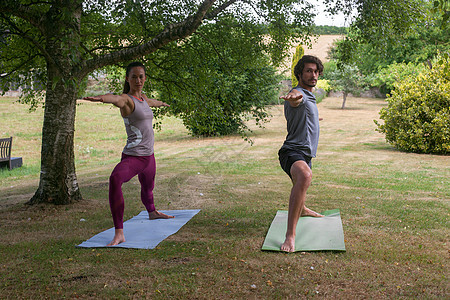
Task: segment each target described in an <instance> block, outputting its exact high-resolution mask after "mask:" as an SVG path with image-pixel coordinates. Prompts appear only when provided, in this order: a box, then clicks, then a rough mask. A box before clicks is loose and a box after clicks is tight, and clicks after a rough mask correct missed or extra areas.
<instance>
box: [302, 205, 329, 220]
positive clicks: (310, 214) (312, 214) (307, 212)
mask: <svg viewBox="0 0 450 300" xmlns="http://www.w3.org/2000/svg"><path fill="white" fill-rule="evenodd" d="M301 216H302V217H316V218H317V217H324V215H321V214H319V213H316V212H315V211H313V210H311V209H309V208H307V207H306V206H304V207H303V209H302V215H301Z"/></svg>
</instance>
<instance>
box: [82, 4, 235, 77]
mask: <svg viewBox="0 0 450 300" xmlns="http://www.w3.org/2000/svg"><path fill="white" fill-rule="evenodd" d="M215 1H216V0H204V1H203V3H202V4H201V5H200V6H199V8H198V10H197V12H196V13H195V14H194V15H191V16H188V17H187V18H186V19H185V20H184V21H182V22H179V23H176V24H170V25H168V26H166V28H164V30H163V31H162V32H161V33H159V34H158V35H157V36H155V37H154V38H153V39H151V40H150V41H148V42H147V43H144V44H142V45H139V46H136V47H132V48H128V49H123V50H120V51H116V52H113V53H109V54H105V55H102V56H99V57H97V58H93V59H90V60H87V61H83V62H81V64H80V71H79V72H80V74H79V75H80V76H81V77H84V76H86V75H87V74H88V73H90V72H92V71H93V70H95V69H98V68H101V67H104V66H107V65H112V64H116V63H118V62H121V61H127V60H131V59H136V58H139V57H142V56H144V55H147V54H150V53H152V52H155V51H156V50H158V49H160V48H162V47H163V46H165V45H167V44H168V43H170V42H173V41H176V40H180V39H183V38H185V37H188V36H190V35H191V34H192V33H194V32H195V31H196V30H197V28H198V27H199V26H200V25H201V23H202V21H203V20H204V18H205V16H206V14H207V12H208V10H209V9H210V8H211V7H212V6H213V4H214V2H215ZM235 1H236V0H232V1H229V2H235ZM227 3H228V2H227ZM228 5H229V4H228ZM221 7H224V5H222V6H221ZM225 7H227V5H226V6H225ZM217 13H218V12H216V14H217Z"/></svg>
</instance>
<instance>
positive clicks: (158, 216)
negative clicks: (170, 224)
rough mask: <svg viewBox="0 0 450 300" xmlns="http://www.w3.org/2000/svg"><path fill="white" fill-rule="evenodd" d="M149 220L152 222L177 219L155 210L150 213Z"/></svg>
mask: <svg viewBox="0 0 450 300" xmlns="http://www.w3.org/2000/svg"><path fill="white" fill-rule="evenodd" d="M148 218H149V219H150V220H155V219H172V218H175V217H174V216H169V215H166V214H164V213H162V212H159V211H157V210H154V211H152V212H150V213H148Z"/></svg>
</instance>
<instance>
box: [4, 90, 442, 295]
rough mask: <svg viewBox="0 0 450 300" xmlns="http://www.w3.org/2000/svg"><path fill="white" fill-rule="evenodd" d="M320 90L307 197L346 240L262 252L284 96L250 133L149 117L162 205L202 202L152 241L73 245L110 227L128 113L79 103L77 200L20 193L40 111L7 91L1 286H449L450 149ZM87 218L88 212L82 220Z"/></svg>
mask: <svg viewBox="0 0 450 300" xmlns="http://www.w3.org/2000/svg"><path fill="white" fill-rule="evenodd" d="M340 103H341V99H338V98H326V99H325V100H324V101H323V102H322V103H320V104H319V111H320V116H321V117H322V118H323V121H321V138H320V145H319V151H318V152H319V153H318V157H317V158H316V159H314V160H313V183H312V185H311V187H310V189H309V191H308V198H307V205H308V206H309V207H310V208H312V209H315V210H317V211H323V210H327V209H334V208H339V209H340V210H341V217H342V221H343V226H344V234H345V242H346V248H347V251H346V252H340V253H337V252H309V253H295V254H285V253H276V252H263V251H261V250H260V249H261V246H262V243H263V241H264V237H265V234H266V233H267V230H268V228H269V226H270V223H271V222H272V219H273V217H274V216H275V213H276V211H277V210H279V209H287V204H288V196H289V191H290V186H291V184H290V182H289V179H288V177H287V176H286V175H285V174H284V173H283V172H282V170H281V169H280V167H279V165H278V160H277V151H278V149H279V147H280V145H281V143H282V142H283V139H284V137H285V121H284V117H283V113H282V107H281V106H273V107H271V108H270V111H271V113H272V115H273V117H272V120H271V122H270V123H268V124H267V126H266V128H265V129H259V128H256V127H254V126H253V125H251V127H253V128H254V133H253V134H252V139H253V141H254V145H253V146H250V144H249V143H247V142H245V141H243V140H242V139H241V138H240V137H238V136H232V137H223V138H193V137H190V136H189V135H188V134H187V132H186V130H185V129H184V127H183V125H182V122H181V121H180V120H178V119H176V118H167V119H165V120H164V121H163V129H162V131H160V132H156V143H155V150H156V160H157V180H156V188H155V191H154V192H155V199H156V205H157V208H158V209H201V211H200V213H199V214H197V215H196V216H195V217H194V218H193V219H192V220H191V221H189V222H188V223H187V224H186V225H185V226H184V227H183V228H182V229H181V230H180V231H179V232H178V233H176V234H175V235H173V236H171V237H169V238H167V239H166V240H165V241H163V242H162V243H161V244H160V245H159V246H158V247H157V248H156V249H154V250H133V249H80V248H76V247H75V245H77V244H79V243H81V242H82V241H84V240H86V239H88V238H90V237H91V236H92V235H94V234H96V233H98V232H100V231H103V230H105V229H108V228H110V227H112V220H111V217H110V212H109V206H108V177H109V175H110V172H111V170H112V169H113V167H114V165H115V164H116V163H117V162H118V161H119V158H120V152H121V150H122V148H123V145H124V141H125V134H124V127H123V121H122V120H121V118H120V115H119V112H118V110H117V109H115V108H111V107H110V106H108V105H103V104H94V103H81V104H80V105H79V106H78V108H77V123H76V131H75V154H76V166H77V174H78V181H79V184H80V188H81V189H82V195H83V198H84V200H83V201H80V202H78V203H75V204H73V205H69V206H50V205H39V206H27V205H24V203H25V202H26V201H27V200H29V199H30V198H31V196H32V195H33V193H34V191H35V190H36V188H37V184H38V180H39V158H40V154H39V152H40V140H41V138H40V134H41V126H42V116H43V114H42V111H39V110H38V111H36V112H33V113H28V112H27V107H26V106H24V105H21V104H18V103H15V102H14V99H11V98H0V111H1V112H2V113H1V120H2V121H1V128H0V133H1V135H2V136H10V135H11V136H13V137H14V142H13V143H14V144H13V155H14V156H22V157H23V159H24V166H23V167H22V168H19V169H14V170H12V171H8V170H1V171H0V180H1V183H0V210H1V219H0V247H1V253H2V255H1V257H0V267H1V271H0V292H1V295H2V296H1V297H2V298H4V299H19V298H27V299H43V298H50V299H62V298H82V299H129V298H138V299H145V298H147V299H168V298H173V299H223V298H230V299H299V298H312V297H318V298H337V299H408V298H409V299H411V298H414V299H416V298H419V299H448V298H449V296H450V295H449V290H448V288H449V280H448V275H449V263H448V258H449V257H448V255H449V222H448V219H449V199H450V189H449V186H450V179H449V178H450V159H449V157H448V156H436V155H419V154H411V153H403V152H399V151H396V150H395V149H393V148H392V147H391V146H390V145H388V144H386V143H385V141H384V137H383V136H382V135H381V134H379V133H377V132H376V131H375V125H374V123H373V120H374V119H378V111H379V109H380V108H381V107H382V106H383V105H384V101H383V100H380V99H365V98H350V99H349V101H348V109H346V110H340V109H339V107H340ZM123 190H124V195H125V205H126V208H125V219H129V218H131V217H132V216H134V215H137V214H138V213H139V212H140V211H142V210H143V209H144V207H143V205H142V204H141V203H140V199H139V183H138V181H137V180H136V179H133V180H131V181H130V182H129V183H126V184H124V186H123ZM83 220H84V221H83Z"/></svg>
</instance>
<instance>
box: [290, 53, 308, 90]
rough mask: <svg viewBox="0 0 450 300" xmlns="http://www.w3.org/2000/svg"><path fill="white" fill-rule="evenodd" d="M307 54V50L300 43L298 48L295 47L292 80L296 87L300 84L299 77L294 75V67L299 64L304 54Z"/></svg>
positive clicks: (293, 85)
mask: <svg viewBox="0 0 450 300" xmlns="http://www.w3.org/2000/svg"><path fill="white" fill-rule="evenodd" d="M304 54H305V50H304V49H303V46H302V45H301V44H299V45H298V46H297V48H295V53H294V55H293V56H292V65H291V80H292V87H296V86H297V85H298V80H297V77H295V75H294V69H295V66H296V65H297V63H298V61H299V60H300V58H302V56H303V55H304Z"/></svg>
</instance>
